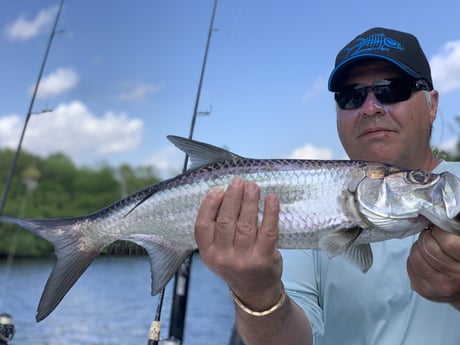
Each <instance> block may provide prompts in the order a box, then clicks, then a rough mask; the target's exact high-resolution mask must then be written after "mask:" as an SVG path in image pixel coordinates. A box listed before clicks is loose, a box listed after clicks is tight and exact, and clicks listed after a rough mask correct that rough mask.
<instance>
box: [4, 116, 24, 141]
mask: <svg viewBox="0 0 460 345" xmlns="http://www.w3.org/2000/svg"><path fill="white" fill-rule="evenodd" d="M23 126H24V124H23V123H22V120H21V117H19V116H18V115H15V114H11V115H6V116H1V117H0V147H5V146H6V147H8V148H11V149H14V148H16V146H17V145H18V142H19V136H20V134H21V128H22V127H23Z"/></svg>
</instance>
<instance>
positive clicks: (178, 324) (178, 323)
mask: <svg viewBox="0 0 460 345" xmlns="http://www.w3.org/2000/svg"><path fill="white" fill-rule="evenodd" d="M217 1H218V0H214V6H213V9H212V14H211V21H210V24H209V30H208V38H207V41H206V48H205V51H204V57H203V63H202V66H201V73H200V80H199V83H198V90H197V94H196V98H195V106H194V109H193V116H192V121H191V124H190V133H189V137H188V138H189V139H193V133H194V130H195V123H196V118H197V115H198V106H199V103H200V96H201V89H202V86H203V80H204V72H205V70H206V62H207V59H208V53H209V46H210V43H211V37H212V32H213V31H214V18H215V16H216V10H217ZM188 160H189V156H188V154H186V155H185V158H184V166H183V168H182V172H183V173H184V172H185V171H186V170H187V166H188ZM191 257H192V255H190V256H189V257H187V258H186V259H185V260H184V262H183V263H182V265H181V267H180V268H179V270H178V271H177V273H176V276H175V281H174V290H173V303H172V308H171V318H170V327H169V338H168V340H167V341H166V342H167V343H168V344H181V343H182V338H183V332H184V322H185V313H186V307H187V294H188V282H189V275H190V265H191V260H192V259H191ZM164 293H165V288H163V290H162V291H161V293H160V295H159V301H158V306H157V312H156V315H155V320H154V321H153V322H152V327H151V332H150V333H151V336H152V337H153V338H154V339H150V334H149V341H148V345H157V344H158V341H159V338H160V332H159V330H160V318H161V309H162V305H163V298H164ZM157 330H158V333H157ZM155 338H156V339H155Z"/></svg>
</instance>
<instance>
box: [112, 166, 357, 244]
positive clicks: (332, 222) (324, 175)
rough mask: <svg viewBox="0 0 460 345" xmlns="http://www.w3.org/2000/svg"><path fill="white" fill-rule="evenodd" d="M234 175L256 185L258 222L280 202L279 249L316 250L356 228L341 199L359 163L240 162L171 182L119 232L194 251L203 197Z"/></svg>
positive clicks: (130, 216) (201, 170) (213, 167)
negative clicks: (271, 198)
mask: <svg viewBox="0 0 460 345" xmlns="http://www.w3.org/2000/svg"><path fill="white" fill-rule="evenodd" d="M235 176H239V177H241V178H242V179H244V180H246V181H254V182H257V184H258V185H259V186H260V188H261V201H260V205H259V209H260V212H259V221H261V219H262V210H263V200H264V198H265V196H266V195H267V194H269V193H273V194H276V195H277V196H278V198H279V199H280V203H281V213H280V223H279V229H280V235H279V244H278V246H279V247H280V248H316V247H317V243H318V239H319V237H320V235H321V236H323V235H324V234H325V233H327V232H328V231H334V230H337V229H342V228H348V227H354V226H356V225H357V224H358V223H359V219H353V218H352V217H351V218H350V215H349V212H347V210H344V202H343V200H342V197H341V194H342V192H343V190H344V189H345V190H346V189H347V188H345V187H346V186H351V185H354V184H356V183H355V182H354V180H355V179H356V178H358V179H361V178H362V176H363V173H362V170H361V164H360V162H350V161H340V162H337V161H334V162H329V161H309V163H306V162H305V161H302V160H250V159H241V160H235V161H223V162H218V163H215V164H211V165H208V166H205V167H202V168H199V169H196V170H194V171H191V172H190V173H187V174H184V175H180V176H178V177H177V178H175V179H172V180H170V181H169V182H168V183H167V184H165V185H164V186H163V187H164V188H163V189H160V190H158V191H157V192H156V193H154V194H152V195H151V196H150V197H149V198H148V199H147V200H145V201H144V202H143V203H142V204H140V205H139V206H137V207H136V208H135V209H134V210H133V211H132V212H131V213H130V214H129V216H128V217H126V218H124V219H121V220H120V222H121V223H123V224H119V226H121V227H122V228H123V229H124V230H123V231H121V232H122V233H125V234H126V235H129V234H132V233H151V234H155V236H157V237H159V238H161V239H165V240H168V241H174V242H180V243H183V244H186V246H188V247H190V248H193V249H194V248H196V243H195V241H194V236H193V228H194V222H195V219H196V215H197V213H198V208H199V206H200V204H201V202H202V200H203V198H204V196H205V195H206V194H207V193H208V192H209V190H210V189H212V188H216V187H219V188H225V187H226V186H227V185H228V183H229V182H230V181H231V180H232V179H233V178H234V177H235ZM360 176H361V177H360ZM153 213H154V214H153ZM152 227H154V228H152Z"/></svg>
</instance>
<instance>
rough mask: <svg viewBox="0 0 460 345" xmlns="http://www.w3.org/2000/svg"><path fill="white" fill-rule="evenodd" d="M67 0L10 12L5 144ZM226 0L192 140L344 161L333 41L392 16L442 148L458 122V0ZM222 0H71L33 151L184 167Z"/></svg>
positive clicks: (6, 8)
mask: <svg viewBox="0 0 460 345" xmlns="http://www.w3.org/2000/svg"><path fill="white" fill-rule="evenodd" d="M59 4H60V1H59V0H41V1H36V0H20V1H5V2H3V3H2V5H1V10H0V51H1V55H0V61H1V63H0V76H1V78H0V90H1V95H0V148H5V147H9V148H13V149H15V148H16V146H17V144H18V141H19V138H20V133H21V130H22V128H23V126H24V121H25V119H26V115H27V113H28V109H29V107H30V105H31V102H32V94H33V90H34V88H35V85H36V82H37V79H38V75H39V71H40V67H41V65H42V62H43V58H44V55H45V51H46V47H47V44H48V41H49V38H50V34H51V31H52V28H53V24H54V21H55V18H56V14H57V10H58V8H59ZM413 4H414V3H413V2H405V1H400V0H398V1H395V0H389V1H385V2H384V3H382V2H373V1H360V0H358V1H353V2H345V1H330V0H322V1H314V2H313V1H306V0H219V1H218V3H217V7H216V15H215V19H214V25H213V28H212V30H211V39H210V45H209V50H208V55H207V61H206V68H205V72H204V75H203V83H202V87H201V93H200V97H199V99H198V101H199V102H198V108H197V109H198V113H199V116H197V120H196V125H195V130H194V134H193V137H194V138H195V139H197V140H200V141H205V142H208V143H211V144H213V145H216V146H222V147H226V148H228V149H230V150H231V151H233V152H235V153H237V154H240V155H242V156H246V157H252V158H289V157H291V158H292V157H296V158H309V159H344V158H346V155H345V153H344V151H343V149H342V147H341V144H340V142H339V140H338V137H337V132H336V126H335V104H334V101H333V97H332V94H331V93H330V92H328V91H327V80H328V77H329V74H330V72H331V70H332V68H333V65H334V60H335V57H336V54H337V52H338V51H339V50H340V49H341V48H342V47H343V46H344V45H345V44H346V43H348V42H349V41H350V40H351V39H352V38H354V37H355V36H356V35H358V34H359V33H361V32H363V31H365V30H367V29H369V28H371V27H375V26H383V27H388V28H393V29H398V30H402V31H408V32H411V33H413V34H415V35H416V36H417V37H418V39H419V41H420V43H421V45H422V47H423V49H424V51H425V53H426V55H427V57H428V59H429V61H430V64H431V68H432V74H433V79H434V86H435V88H436V89H438V90H439V91H440V106H439V110H438V117H437V120H436V122H435V126H434V132H433V136H432V145H435V146H437V147H439V148H442V149H449V148H450V147H453V144H454V143H456V141H457V139H458V138H459V134H460V127H459V126H458V124H457V122H456V120H455V118H456V117H457V116H459V115H460V105H459V103H458V100H459V99H460V31H459V30H458V13H459V9H460V8H459V7H460V4H459V3H458V0H446V1H442V2H440V3H436V4H433V3H432V2H428V1H426V0H421V1H418V2H417V3H416V5H415V6H414V5H413ZM213 6H214V0H97V1H95V0H92V1H90V0H65V2H64V6H63V9H62V12H61V15H60V18H59V21H58V25H57V29H56V33H55V35H54V39H53V41H52V44H51V47H50V50H49V55H48V59H47V61H46V64H45V66H44V70H43V75H42V79H41V83H40V86H39V88H38V92H37V95H36V98H35V102H34V104H33V107H32V116H31V119H30V122H29V123H28V127H27V131H26V134H25V139H24V143H23V149H25V150H27V151H29V152H31V153H34V154H37V155H40V156H43V157H46V156H47V155H49V154H51V153H55V152H62V153H64V154H66V155H67V156H69V157H70V158H71V159H72V160H73V161H74V162H75V163H76V164H78V165H79V166H97V165H98V164H102V163H103V164H110V165H113V166H118V165H120V164H125V163H126V164H130V165H131V166H133V167H137V166H144V165H152V166H154V168H155V170H156V171H157V172H158V173H159V174H160V175H161V176H162V177H169V176H173V175H175V174H177V173H180V170H181V168H182V164H183V159H184V156H183V153H182V152H181V151H179V150H178V149H176V148H175V147H174V146H173V145H172V144H171V143H170V142H169V141H168V140H167V138H166V136H167V135H169V134H173V135H180V136H184V137H187V136H188V135H189V132H190V126H191V120H192V115H193V112H194V107H195V102H196V101H197V94H198V89H199V87H198V86H199V80H200V75H201V69H202V66H203V59H204V56H205V48H206V43H207V39H208V33H209V28H210V22H211V15H212V10H213Z"/></svg>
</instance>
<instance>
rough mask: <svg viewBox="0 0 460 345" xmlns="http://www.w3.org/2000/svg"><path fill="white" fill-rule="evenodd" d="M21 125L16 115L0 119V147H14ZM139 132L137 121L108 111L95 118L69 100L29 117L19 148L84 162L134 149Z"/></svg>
mask: <svg viewBox="0 0 460 345" xmlns="http://www.w3.org/2000/svg"><path fill="white" fill-rule="evenodd" d="M22 126H23V122H22V120H21V118H20V117H19V116H16V115H10V116H3V117H0V146H1V147H4V146H8V147H11V148H15V146H16V145H17V142H18V138H19V135H20V132H21V130H22ZM142 130H143V122H142V120H140V119H136V118H130V117H128V116H127V115H126V114H124V113H118V114H117V113H114V112H110V111H108V112H106V113H105V114H104V115H103V116H95V115H94V114H92V113H91V112H90V111H89V110H88V108H87V107H86V106H85V105H84V104H83V103H82V102H80V101H73V102H71V103H68V104H61V105H59V106H58V107H57V108H56V109H55V110H54V111H53V112H52V113H46V114H43V115H35V116H32V117H31V119H30V122H29V125H28V128H27V133H26V136H25V140H24V144H23V147H24V149H25V150H27V151H29V152H32V153H34V154H38V155H42V156H46V155H48V154H50V153H53V152H63V153H65V154H66V155H67V156H69V157H70V158H71V159H72V160H73V161H74V162H76V163H87V162H88V161H91V160H92V159H95V158H96V159H106V158H107V156H108V155H115V154H119V153H125V152H130V151H134V150H136V149H138V148H139V146H140V143H141V139H142Z"/></svg>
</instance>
